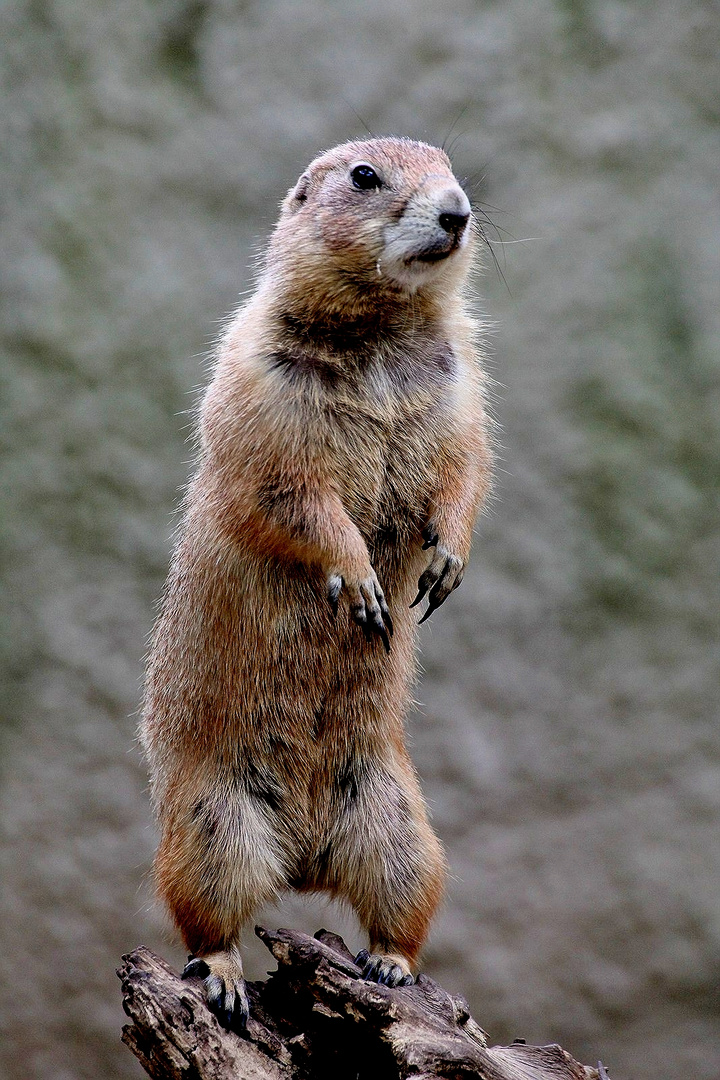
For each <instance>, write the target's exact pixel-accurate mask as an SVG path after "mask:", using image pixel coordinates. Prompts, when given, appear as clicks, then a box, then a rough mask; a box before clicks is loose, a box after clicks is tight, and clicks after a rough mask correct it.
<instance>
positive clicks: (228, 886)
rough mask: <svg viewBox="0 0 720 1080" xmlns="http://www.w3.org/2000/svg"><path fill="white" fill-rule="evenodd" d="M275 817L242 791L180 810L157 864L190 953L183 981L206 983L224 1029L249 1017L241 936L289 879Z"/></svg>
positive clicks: (167, 828) (169, 825) (161, 890)
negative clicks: (199, 979) (241, 792)
mask: <svg viewBox="0 0 720 1080" xmlns="http://www.w3.org/2000/svg"><path fill="white" fill-rule="evenodd" d="M270 815H271V811H270V810H269V808H268V807H267V804H265V803H263V802H262V801H261V800H257V799H255V798H253V797H252V796H249V795H243V794H238V793H237V792H234V793H233V795H232V796H231V797H228V796H227V795H225V796H224V797H223V798H221V799H218V798H217V796H212V795H209V796H207V797H205V798H198V799H195V800H193V801H192V802H191V803H189V804H187V805H186V806H185V807H184V810H183V809H180V810H177V808H176V807H174V813H173V818H172V820H171V821H166V822H164V828H163V835H162V839H161V842H160V846H159V848H158V853H157V856H156V859H155V876H156V881H157V886H158V892H159V894H160V896H161V897H162V898H163V900H164V901H165V903H166V904H167V906H168V908H169V909H170V912H171V914H172V916H173V918H174V920H175V923H176V924H177V926H178V928H179V930H180V932H181V934H182V936H183V940H184V942H185V944H186V946H187V948H188V950H189V952H190V953H191V958H190V960H189V962H188V964H187V965H186V967H185V970H184V971H183V977H184V978H190V977H193V976H197V977H199V978H201V979H202V980H203V983H204V986H205V992H206V994H207V1001H208V1005H209V1006H210V1008H211V1009H212V1011H213V1012H214V1013H215V1015H216V1016H217V1018H218V1020H219V1021H220V1023H221V1024H222V1025H223V1027H226V1028H233V1029H234V1030H237V1031H241V1030H242V1029H243V1028H244V1027H245V1025H246V1023H247V1018H248V999H247V992H246V989H245V981H244V978H243V967H242V960H241V957H240V950H239V943H240V934H241V931H242V928H243V925H244V924H245V923H246V922H247V921H248V920H249V919H250V918H251V917H252V913H253V911H254V910H255V909H256V908H257V907H258V906H260V905H261V904H262V903H264V902H265V901H267V900H270V899H273V898H275V897H276V896H277V895H278V892H279V891H280V890H281V889H282V888H283V886H284V884H285V881H286V878H287V873H286V867H285V865H284V859H283V853H282V849H281V847H280V845H279V843H278V841H277V837H276V833H275V829H274V825H273V821H272V819H271V816H270Z"/></svg>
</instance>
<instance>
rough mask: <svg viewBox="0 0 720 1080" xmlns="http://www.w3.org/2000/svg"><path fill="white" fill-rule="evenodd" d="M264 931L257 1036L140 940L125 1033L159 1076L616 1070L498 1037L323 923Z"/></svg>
mask: <svg viewBox="0 0 720 1080" xmlns="http://www.w3.org/2000/svg"><path fill="white" fill-rule="evenodd" d="M256 933H257V934H258V936H259V937H260V938H261V940H262V941H264V942H265V944H266V945H267V947H268V948H269V949H270V951H271V952H272V954H273V956H274V957H275V959H276V960H277V962H278V970H277V972H276V973H275V974H273V975H272V976H271V977H270V978H269V979H268V980H267V982H256V983H250V984H249V987H248V991H249V997H250V1008H251V1018H250V1021H249V1024H248V1030H247V1033H246V1037H241V1036H239V1035H236V1034H234V1033H233V1032H227V1031H224V1030H223V1029H222V1028H221V1027H220V1025H219V1024H218V1023H217V1021H216V1020H215V1018H214V1016H213V1015H212V1014H211V1013H210V1011H209V1010H208V1008H207V1006H206V1005H205V1002H204V1000H203V995H202V991H201V986H200V983H199V981H198V980H194V979H193V980H186V981H183V980H182V979H181V978H180V976H179V975H178V974H176V973H175V972H174V971H173V970H172V969H171V968H170V967H168V965H167V964H166V963H165V962H164V961H163V960H160V959H159V958H158V957H157V956H155V955H154V954H153V953H151V952H150V950H149V949H146V948H144V947H142V946H141V947H140V948H138V949H135V951H134V952H132V953H130V954H129V955H128V956H125V957H123V966H122V968H120V969H119V971H118V975H119V976H120V978H121V980H122V984H123V995H124V996H123V1007H124V1009H125V1012H126V1013H127V1015H128V1016H129V1017H130V1019H131V1021H132V1023H131V1024H128V1025H127V1026H126V1027H125V1028H124V1029H123V1041H124V1042H125V1043H126V1044H127V1045H128V1046H129V1047H130V1049H131V1050H132V1051H133V1052H134V1053H135V1054H136V1055H137V1057H138V1058H139V1060H140V1062H141V1064H142V1065H143V1066H144V1068H145V1069H146V1070H147V1072H148V1073H149V1074H150V1076H152V1077H155V1078H156V1080H176V1078H180V1077H182V1078H184V1080H188V1078H190V1077H192V1078H194V1080H231V1078H232V1080H318V1078H324V1077H334V1078H337V1080H345V1078H348V1080H399V1078H402V1080H404V1078H405V1077H416V1078H426V1080H429V1078H430V1077H445V1078H447V1080H461V1078H470V1077H474V1078H476V1080H606V1074H605V1070H604V1069H602V1067H600V1071H599V1072H598V1071H597V1070H596V1069H593V1068H590V1067H589V1066H586V1065H580V1064H578V1062H577V1061H574V1060H573V1058H571V1057H570V1055H569V1054H567V1053H566V1052H565V1051H564V1050H563V1049H562V1048H561V1047H559V1046H557V1045H554V1044H553V1045H550V1046H526V1045H525V1044H522V1043H514V1044H513V1045H512V1046H493V1047H488V1045H487V1036H486V1034H485V1032H484V1031H483V1030H482V1028H480V1027H479V1025H478V1024H476V1022H475V1021H474V1020H473V1019H472V1017H471V1016H470V1013H469V1011H468V1007H467V1003H466V1002H465V1001H464V1000H463V999H462V998H459V997H452V996H451V995H450V994H448V993H447V992H446V991H445V990H443V989H442V988H441V987H440V986H438V984H437V983H436V982H434V981H433V980H432V979H430V978H428V977H427V976H426V975H421V976H420V977H419V978H418V981H417V984H416V985H415V986H408V987H399V988H397V989H389V988H388V987H386V986H378V985H377V984H374V983H369V982H364V981H363V980H362V979H360V978H359V975H360V969H359V968H358V967H356V965H355V964H354V962H353V958H352V956H351V954H350V953H349V952H348V950H347V948H346V947H345V943H344V942H343V941H342V939H341V938H339V937H337V936H336V935H335V934H330V933H328V932H327V931H325V930H321V931H320V932H319V933H318V934H317V935H316V936H315V937H314V938H311V937H308V936H307V935H306V934H300V933H298V932H296V931H294V930H278V931H277V932H276V933H271V932H270V931H268V930H263V929H262V928H260V927H258V928H257V930H256Z"/></svg>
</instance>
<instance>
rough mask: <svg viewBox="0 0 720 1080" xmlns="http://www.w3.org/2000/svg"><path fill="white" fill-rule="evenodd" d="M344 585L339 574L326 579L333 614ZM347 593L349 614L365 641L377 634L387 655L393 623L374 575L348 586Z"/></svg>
mask: <svg viewBox="0 0 720 1080" xmlns="http://www.w3.org/2000/svg"><path fill="white" fill-rule="evenodd" d="M345 584H346V583H345V581H344V580H343V578H342V577H340V575H339V574H333V575H332V576H331V577H330V578H329V579H328V584H327V595H328V599H329V600H330V603H331V605H332V608H333V611H335V612H337V604H338V599H339V596H340V591H341V589H342V587H343V585H345ZM348 591H349V593H350V597H351V600H350V614H351V616H352V618H353V620H354V621H355V622H356V623H357V624H358V626H359V627H360V628H361V630H362V632H363V633H364V635H365V638H366V640H367V641H371V640H372V638H373V635H375V634H377V636H378V637H379V638H380V640H381V641H382V643H383V645H384V646H385V651H386V652H388V653H389V652H390V638H391V637H392V635H393V622H392V618H391V616H390V610H389V608H388V606H387V601H386V600H385V594H384V593H383V591H382V589H381V588H380V585H379V584H378V581H377V578H376V577H375V575H374V573H372V576H371V577H369V578H366V579H365V581H362V582H360V583H359V584H357V585H354V586H352V585H351V586H348Z"/></svg>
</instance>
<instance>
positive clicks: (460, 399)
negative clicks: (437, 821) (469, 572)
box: [141, 138, 491, 1030]
mask: <svg viewBox="0 0 720 1080" xmlns="http://www.w3.org/2000/svg"><path fill="white" fill-rule="evenodd" d="M472 248H473V232H472V228H471V208H470V204H469V202H468V199H467V197H466V195H465V193H464V192H463V190H462V188H461V187H460V185H459V184H458V182H457V181H456V179H455V177H454V175H453V172H452V168H451V165H450V162H449V160H448V158H447V156H446V155H445V154H444V153H443V152H442V151H441V150H439V149H436V148H434V147H432V146H428V145H426V144H424V143H418V142H412V141H410V140H408V139H396V138H381V139H373V140H370V141H366V142H349V143H345V144H343V145H342V146H338V147H336V148H335V149H333V150H330V151H328V152H326V153H323V154H321V155H320V156H319V157H318V158H317V159H316V160H315V161H314V162H313V163H312V164H311V165H310V167H309V168H308V169H307V171H306V172H304V173H303V175H302V176H301V177H300V179H299V180H298V182H297V184H296V185H295V186H294V187H293V188H292V189H291V190H290V192H289V193H288V195H287V197H286V198H285V200H284V202H283V203H282V209H281V214H280V219H279V221H278V224H277V226H276V228H275V230H274V232H273V234H272V236H271V239H270V242H269V245H268V249H267V252H266V256H265V259H264V263H263V267H262V270H261V272H260V275H259V280H258V283H257V288H256V291H255V293H254V295H253V296H252V297H251V298H250V299H249V300H248V301H247V302H246V303H245V304H244V305H243V307H242V308H241V309H240V310H239V312H238V313H237V315H236V316H235V317H234V318H233V320H232V321H231V322H230V324H229V326H228V327H227V331H226V333H225V335H224V338H223V340H222V342H221V344H220V346H219V350H218V353H217V359H216V366H215V370H214V376H213V378H212V381H211V383H210V385H209V387H208V389H207V392H206V394H205V397H204V400H203V403H202V407H201V413H200V442H201V449H200V455H199V461H198V464H197V470H196V473H195V476H194V478H193V479H192V481H191V482H190V484H189V487H188V491H187V495H186V499H185V506H184V519H183V524H182V527H181V532H180V538H179V542H178V545H177V549H176V551H175V554H174V557H173V561H172V566H171V569H170V574H169V578H168V582H167V585H166V589H165V594H164V600H163V605H162V610H161V614H160V616H159V618H158V621H157V624H156V627H155V631H154V636H153V642H152V647H151V652H150V657H149V665H148V674H147V683H146V692H145V703H144V715H143V720H142V724H141V739H142V743H143V746H144V750H145V753H146V756H147V760H148V762H149V766H150V774H151V789H152V796H153V802H154V807H155V810H156V813H157V817H158V820H159V826H160V834H161V835H160V844H159V848H158V852H157V857H156V860H155V876H156V882H157V888H158V891H159V894H160V896H161V897H162V899H163V900H164V901H165V903H166V904H167V906H168V908H169V910H170V912H171V914H172V916H173V918H174V920H175V922H176V924H177V926H178V928H179V929H180V932H181V934H182V936H183V939H184V941H185V943H186V945H187V948H188V949H189V951H190V953H191V954H192V957H194V959H191V960H190V961H189V963H188V965H187V967H186V969H185V974H186V975H187V976H193V975H195V976H200V977H201V978H203V979H204V983H205V988H206V991H207V997H208V1002H209V1004H210V1006H211V1008H212V1009H213V1010H214V1011H215V1013H216V1015H217V1016H218V1018H219V1020H220V1022H221V1023H222V1024H224V1025H225V1026H227V1027H233V1028H235V1029H237V1030H240V1029H242V1028H243V1027H244V1025H245V1023H246V1021H247V1016H248V1003H247V995H246V992H245V985H244V982H243V972H242V962H241V957H240V952H239V944H240V935H241V931H242V928H243V925H244V924H245V923H246V922H247V921H248V920H249V919H250V918H251V916H252V913H253V911H254V910H255V909H256V908H257V907H259V906H260V905H261V904H263V903H264V902H266V901H269V900H271V899H274V898H275V897H277V896H278V894H280V893H281V892H282V891H283V890H287V889H297V890H308V891H317V890H320V891H326V892H329V893H330V894H331V895H333V896H336V897H339V898H341V899H342V900H344V901H347V902H348V903H350V904H351V905H352V907H353V908H354V909H355V911H356V913H357V915H358V917H359V920H360V922H361V924H362V925H363V927H364V928H365V929H366V930H367V932H368V935H369V946H370V951H369V952H368V951H367V950H363V952H362V953H361V954H359V956H358V963H359V964H360V966H361V968H362V973H363V977H364V978H367V979H373V980H376V981H378V982H382V983H386V984H387V985H389V986H396V985H401V984H409V983H411V982H412V981H414V980H413V975H412V967H413V965H415V963H416V961H417V957H418V953H419V951H420V949H421V947H422V945H423V942H424V940H425V938H426V935H427V931H428V926H429V923H430V920H431V917H432V915H433V913H434V911H435V909H436V907H437V905H438V903H439V900H440V897H441V894H442V891H443V882H444V875H445V862H444V856H443V852H442V849H441V846H440V843H439V841H438V839H437V838H436V836H435V834H434V833H433V831H432V829H431V827H430V825H429V823H428V820H427V814H426V810H425V805H424V802H423V798H422V795H421V792H420V788H419V784H418V780H417V776H416V773H415V771H414V769H413V766H412V764H411V762H410V759H409V756H408V754H407V751H406V749H405V741H404V718H405V713H406V709H407V705H408V702H409V696H410V688H411V684H412V681H413V677H414V646H415V638H416V624H417V618H416V613H415V612H414V611H412V610H411V609H412V608H413V607H414V606H415V605H416V604H418V603H420V602H421V601H422V600H423V599H425V598H427V599H428V608H427V613H426V616H425V617H427V614H430V612H431V611H432V610H433V609H434V608H436V607H437V606H438V605H439V604H441V603H442V602H443V601H444V600H445V598H446V597H447V596H448V595H449V593H450V592H451V591H452V590H453V589H454V588H455V587H456V586H457V585H459V584H460V580H461V578H462V574H463V568H464V566H465V564H466V562H467V559H468V555H469V551H470V541H471V534H472V530H473V525H474V521H475V518H476V515H477V512H478V509H479V507H480V506H481V504H482V502H483V499H484V497H485V494H486V492H487V488H488V483H489V476H490V468H491V450H490V445H489V438H488V424H487V420H486V415H485V411H484V406H483V373H482V367H481V364H480V359H479V355H478V351H479V345H478V338H479V327H478V325H477V324H476V323H475V321H474V320H473V319H471V318H470V317H469V316H468V315H467V314H466V313H465V311H464V308H463V298H462V292H463V286H464V284H465V280H466V277H467V273H468V270H469V267H470V264H471V258H472ZM421 621H422V620H421Z"/></svg>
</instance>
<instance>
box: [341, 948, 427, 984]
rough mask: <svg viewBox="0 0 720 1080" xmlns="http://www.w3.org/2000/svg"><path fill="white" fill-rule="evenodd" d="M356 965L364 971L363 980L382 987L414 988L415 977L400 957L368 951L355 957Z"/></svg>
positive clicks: (361, 952)
mask: <svg viewBox="0 0 720 1080" xmlns="http://www.w3.org/2000/svg"><path fill="white" fill-rule="evenodd" d="M355 963H356V964H357V966H358V967H359V968H361V969H362V978H363V979H366V980H367V981H368V982H376V983H379V984H380V985H382V986H413V985H414V984H415V977H414V976H413V975H411V974H410V971H409V968H408V965H407V963H406V961H405V960H403V958H402V957H400V956H388V955H385V954H384V953H370V952H368V950H367V949H361V951H360V952H359V953H358V954H357V956H356V957H355Z"/></svg>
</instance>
